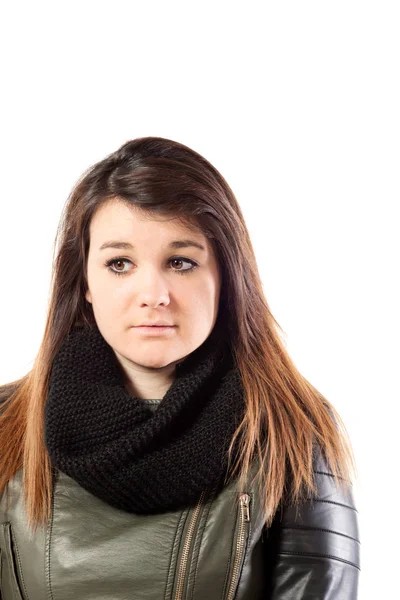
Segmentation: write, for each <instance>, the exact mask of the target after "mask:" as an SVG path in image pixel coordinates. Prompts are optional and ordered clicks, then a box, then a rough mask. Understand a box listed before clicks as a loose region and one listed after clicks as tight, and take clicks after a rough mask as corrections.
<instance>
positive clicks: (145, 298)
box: [135, 269, 170, 307]
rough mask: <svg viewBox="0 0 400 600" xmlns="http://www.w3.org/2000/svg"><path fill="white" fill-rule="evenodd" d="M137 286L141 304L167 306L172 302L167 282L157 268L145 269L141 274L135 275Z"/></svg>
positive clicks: (138, 298)
mask: <svg viewBox="0 0 400 600" xmlns="http://www.w3.org/2000/svg"><path fill="white" fill-rule="evenodd" d="M136 286H137V287H136ZM135 287H136V290H137V301H138V304H140V305H143V304H146V305H148V306H153V307H156V306H159V305H160V304H162V305H163V306H167V305H168V304H169V302H170V297H169V289H168V285H167V282H166V281H165V278H164V277H163V276H162V275H161V274H160V273H159V272H158V271H157V269H147V270H145V269H143V270H142V273H141V276H136V277H135Z"/></svg>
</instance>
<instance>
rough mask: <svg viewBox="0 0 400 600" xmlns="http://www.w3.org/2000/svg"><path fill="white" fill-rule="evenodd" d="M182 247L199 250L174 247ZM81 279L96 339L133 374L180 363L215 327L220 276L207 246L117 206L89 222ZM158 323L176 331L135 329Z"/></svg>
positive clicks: (186, 232)
mask: <svg viewBox="0 0 400 600" xmlns="http://www.w3.org/2000/svg"><path fill="white" fill-rule="evenodd" d="M182 240H190V241H192V242H196V243H197V244H200V245H201V246H203V247H204V249H203V250H202V249H201V248H198V247H195V246H187V247H183V245H181V247H178V245H175V247H174V246H173V245H172V243H174V242H180V241H182ZM117 243H118V244H121V245H120V247H119V248H117V247H115V246H114V248H112V247H105V246H106V245H111V244H117ZM122 244H124V246H122ZM111 261H114V262H111ZM107 263H108V266H107ZM192 265H197V266H195V267H194V268H193V269H192ZM87 276H88V290H87V292H86V299H87V300H88V301H89V302H91V304H92V308H93V313H94V316H95V319H96V323H97V325H98V327H99V330H100V332H101V333H102V335H103V337H104V338H105V340H106V341H107V343H108V344H109V345H110V346H111V347H112V348H113V349H114V352H115V353H116V356H117V358H119V359H120V361H121V362H122V363H125V364H126V365H129V366H131V367H138V368H139V370H142V368H143V369H144V370H147V368H149V369H160V368H161V369H162V368H163V367H167V366H170V365H171V366H172V365H175V364H176V363H178V362H180V361H181V360H182V359H183V358H185V357H186V356H188V355H189V354H190V353H191V352H193V351H194V350H195V349H196V348H198V347H199V346H200V345H201V344H202V343H203V342H204V341H205V340H206V338H207V337H208V336H209V334H210V333H211V331H212V329H213V327H214V324H215V321H216V319H217V312H218V302H219V296H220V284H221V282H220V273H219V268H218V263H217V260H216V257H215V255H214V252H213V248H212V246H211V244H210V242H209V241H208V240H207V238H206V237H205V236H204V235H203V234H202V233H193V231H191V230H190V229H188V228H186V227H183V226H182V225H181V224H178V222H177V221H176V220H169V221H166V220H160V218H158V220H154V219H153V218H152V217H151V218H150V217H149V216H146V215H145V214H144V213H143V212H140V211H139V210H138V209H135V208H132V207H129V206H127V205H126V204H124V203H123V202H121V201H120V200H117V199H116V200H110V201H109V202H107V203H106V204H103V205H102V206H101V207H100V208H99V209H98V210H97V211H96V213H95V214H94V216H93V218H92V221H91V224H90V247H89V255H88V264H87ZM159 320H162V321H165V322H167V323H169V324H172V325H173V326H174V327H171V328H168V329H166V330H163V332H162V333H157V334H156V335H154V334H152V335H150V334H149V333H148V332H147V331H146V330H144V329H140V328H139V327H138V326H140V325H142V323H152V322H154V321H159ZM151 331H153V332H154V330H151Z"/></svg>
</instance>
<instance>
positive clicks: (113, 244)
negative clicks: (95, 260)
mask: <svg viewBox="0 0 400 600" xmlns="http://www.w3.org/2000/svg"><path fill="white" fill-rule="evenodd" d="M191 246H192V247H194V248H198V249H199V250H205V247H204V246H203V245H202V244H199V243H198V242H194V241H193V240H176V241H174V242H171V243H170V244H169V248H189V247H191ZM106 248H118V249H120V250H133V249H134V248H135V246H132V244H130V243H129V242H122V241H121V242H119V241H114V240H112V241H110V242H105V243H104V244H102V245H101V246H100V248H99V249H100V250H105V249H106Z"/></svg>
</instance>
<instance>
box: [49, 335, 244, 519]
mask: <svg viewBox="0 0 400 600" xmlns="http://www.w3.org/2000/svg"><path fill="white" fill-rule="evenodd" d="M243 416H244V400H243V389H242V385H241V378H240V374H239V371H238V369H237V367H236V366H234V361H233V357H232V353H231V350H230V348H229V346H228V345H227V343H226V341H224V336H221V334H220V333H218V331H217V330H216V328H214V330H213V331H212V332H211V334H210V335H209V337H208V338H207V339H206V340H205V341H204V342H203V344H202V345H201V346H199V347H198V348H197V349H196V350H195V351H194V352H192V353H191V354H189V355H188V356H187V357H186V359H185V360H184V361H183V362H181V363H180V364H179V365H178V366H177V367H176V375H175V379H174V381H173V383H172V384H171V386H170V388H169V389H168V391H167V392H166V394H165V395H164V397H163V398H162V400H161V402H160V404H159V406H158V407H157V408H156V410H155V411H154V410H152V409H151V408H150V407H149V406H148V405H146V403H145V402H144V401H143V400H142V399H141V398H136V397H133V396H131V395H130V394H129V392H128V391H127V389H126V388H125V384H124V378H123V373H122V370H121V367H120V365H119V363H118V361H117V358H116V355H115V353H114V351H113V349H112V348H111V346H110V345H109V344H108V343H107V342H106V340H105V338H104V337H103V335H102V334H101V332H100V331H99V329H98V327H97V325H96V324H94V325H91V326H90V327H89V326H85V327H82V326H80V327H75V328H74V329H72V330H71V331H70V332H69V334H68V335H67V336H66V337H65V338H64V340H63V342H62V344H61V346H60V348H59V350H58V351H57V353H56V355H55V357H54V360H53V364H52V368H51V373H50V382H49V392H48V397H47V401H46V406H45V442H46V446H47V450H48V453H49V456H50V459H51V462H52V465H53V466H54V467H55V469H58V470H59V471H62V472H63V473H65V474H66V475H68V476H69V477H71V478H73V479H74V480H75V481H76V482H77V483H78V484H79V485H81V486H82V487H83V488H85V489H86V490H88V491H89V492H91V493H92V494H93V495H95V496H97V497H98V498H100V499H101V500H103V501H104V502H106V503H108V504H109V505H111V506H113V507H115V508H118V509H121V510H125V511H127V512H134V513H138V514H154V513H160V512H166V511H169V510H176V509H180V508H184V507H186V506H189V505H192V504H194V503H196V502H197V501H198V499H199V496H200V494H201V493H202V492H203V491H205V490H206V489H214V491H218V490H220V489H222V487H223V485H224V478H225V476H226V475H227V473H228V454H227V450H228V447H229V444H230V442H231V440H232V436H233V433H234V432H235V430H236V428H237V427H238V425H239V424H240V422H241V420H242V418H243ZM238 442H239V439H237V441H236V442H235V446H234V452H233V454H232V457H233V462H232V463H231V466H233V464H234V462H235V458H236V456H237V452H238Z"/></svg>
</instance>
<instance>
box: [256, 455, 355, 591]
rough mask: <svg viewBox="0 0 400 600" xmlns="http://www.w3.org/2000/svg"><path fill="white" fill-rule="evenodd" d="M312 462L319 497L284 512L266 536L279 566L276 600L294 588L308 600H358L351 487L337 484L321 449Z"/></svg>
mask: <svg viewBox="0 0 400 600" xmlns="http://www.w3.org/2000/svg"><path fill="white" fill-rule="evenodd" d="M314 457H315V458H314V480H315V484H316V488H317V493H316V495H313V497H312V498H311V499H309V500H307V501H304V502H302V503H301V504H299V505H296V506H293V505H287V506H284V507H281V509H280V510H279V511H277V514H276V516H275V518H274V522H273V524H272V525H271V528H270V531H269V532H268V533H267V536H268V544H269V546H268V547H269V552H270V558H271V559H272V558H273V559H274V563H275V566H274V570H273V575H272V582H271V583H272V586H273V591H272V595H271V598H272V600H275V599H278V598H281V597H284V596H285V594H289V591H290V590H293V589H296V590H298V596H299V597H301V598H307V599H308V598H310V599H311V598H320V599H321V600H323V599H324V598H327V597H329V598H330V597H331V595H330V594H331V593H332V592H333V591H334V593H333V595H332V597H335V598H336V597H338V598H339V597H340V598H341V599H342V600H355V599H356V598H357V593H358V580H359V572H360V537H359V525H358V511H357V508H356V505H355V501H354V496H353V489H352V484H351V483H350V482H343V487H342V486H339V485H337V483H336V480H335V478H334V476H333V473H332V472H331V471H330V470H329V468H328V466H327V463H326V461H325V458H324V456H323V454H322V452H321V450H320V448H319V446H317V445H316V446H315V453H314ZM328 590H330V592H329V591H328ZM290 593H291V592H290ZM285 597H286V596H285Z"/></svg>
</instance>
